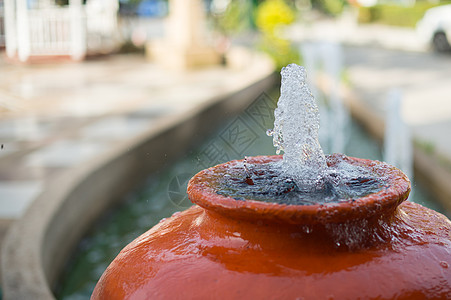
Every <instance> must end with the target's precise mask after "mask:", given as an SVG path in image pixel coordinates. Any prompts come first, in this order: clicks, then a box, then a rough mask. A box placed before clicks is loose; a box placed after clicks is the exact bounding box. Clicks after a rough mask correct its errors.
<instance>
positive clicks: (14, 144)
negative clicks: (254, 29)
mask: <svg viewBox="0 0 451 300" xmlns="http://www.w3.org/2000/svg"><path fill="white" fill-rule="evenodd" d="M250 57H251V60H252V61H253V60H259V59H260V58H258V57H254V56H250ZM2 59H3V58H0V78H1V80H0V144H1V149H0V221H2V220H4V221H5V222H3V223H4V224H3V223H2V222H0V225H2V226H0V227H1V228H5V225H7V224H8V220H14V219H16V218H19V217H20V216H21V215H22V214H23V213H24V211H25V209H26V208H27V207H28V205H29V204H30V202H31V201H32V200H33V199H35V198H36V197H37V196H38V195H39V194H40V193H42V191H43V190H44V189H46V188H48V187H49V186H51V185H52V178H55V177H57V176H58V175H59V174H61V173H60V172H67V171H70V170H71V168H75V167H76V166H77V165H78V164H81V163H86V162H89V161H90V160H95V158H96V157H98V156H99V155H102V153H105V152H106V151H108V150H109V149H111V148H112V147H115V145H118V144H120V143H122V142H124V141H126V140H128V139H130V138H133V137H136V136H138V135H139V134H141V133H143V132H144V131H146V129H148V128H149V127H151V126H154V125H156V124H157V123H158V122H160V121H162V120H164V119H165V118H167V117H168V116H174V115H178V114H183V112H186V111H188V110H190V109H193V108H194V107H196V106H197V105H199V104H201V103H204V102H206V101H209V100H211V99H212V98H214V97H217V96H219V95H224V94H227V93H230V92H234V91H236V90H239V89H242V88H244V87H246V86H248V85H249V84H251V83H252V82H254V81H255V80H257V79H258V78H261V77H262V76H265V75H264V74H271V70H272V65H271V64H270V63H267V62H268V61H267V60H266V59H265V60H261V59H260V60H259V61H260V62H263V63H255V61H254V62H252V61H251V63H250V66H251V67H247V68H243V69H240V70H233V69H227V68H225V67H220V66H218V67H209V68H204V69H200V70H197V71H190V72H187V73H183V72H177V71H168V70H164V69H162V68H160V67H158V66H156V65H155V64H151V63H148V62H146V61H145V59H144V57H143V56H139V55H116V56H109V57H103V58H98V59H95V60H89V61H86V62H83V63H59V64H57V63H56V64H35V65H18V64H10V63H7V62H5V61H4V60H2ZM265 62H266V63H265ZM1 228H0V229H1ZM3 231H4V230H0V238H1V235H2V232H3Z"/></svg>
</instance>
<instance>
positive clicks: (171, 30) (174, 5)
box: [167, 0, 204, 48]
mask: <svg viewBox="0 0 451 300" xmlns="http://www.w3.org/2000/svg"><path fill="white" fill-rule="evenodd" d="M202 5H203V3H202V2H201V1H200V0H170V1H169V20H168V21H169V22H168V23H169V26H168V28H167V30H168V40H169V42H170V44H172V45H175V46H178V47H183V48H190V47H193V46H194V47H196V46H200V44H201V41H202V39H203V37H202V26H203V25H204V7H203V6H202Z"/></svg>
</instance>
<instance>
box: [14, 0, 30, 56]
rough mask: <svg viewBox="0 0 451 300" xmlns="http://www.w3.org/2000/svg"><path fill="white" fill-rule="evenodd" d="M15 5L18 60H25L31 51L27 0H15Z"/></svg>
mask: <svg viewBox="0 0 451 300" xmlns="http://www.w3.org/2000/svg"><path fill="white" fill-rule="evenodd" d="M16 5H17V6H16V11H17V15H16V16H17V18H16V22H17V23H16V29H17V31H16V32H17V50H18V55H19V60H20V61H26V60H27V59H28V58H29V57H30V53H31V45H30V25H29V24H30V23H29V15H28V8H27V0H16Z"/></svg>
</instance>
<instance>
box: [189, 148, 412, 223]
mask: <svg viewBox="0 0 451 300" xmlns="http://www.w3.org/2000/svg"><path fill="white" fill-rule="evenodd" d="M281 159H282V156H279V155H274V156H257V157H250V158H247V161H248V162H249V163H252V164H264V163H269V162H277V161H279V160H281ZM335 159H341V160H342V159H346V160H347V162H348V163H350V164H353V165H356V166H361V167H364V168H367V169H369V170H370V171H371V172H373V173H374V174H377V175H379V176H384V178H386V180H385V186H384V187H383V188H382V189H381V190H380V191H378V192H376V193H372V194H369V195H367V196H364V197H361V198H357V199H353V200H349V201H340V202H337V203H327V204H314V205H287V204H279V203H271V202H262V201H256V200H252V199H245V200H236V199H234V198H231V197H227V196H224V195H219V194H218V193H217V192H218V187H217V180H218V177H220V176H221V175H219V174H224V172H226V171H227V169H228V168H229V167H230V166H231V165H233V164H236V163H238V162H242V161H230V162H227V163H225V164H221V165H217V166H215V167H212V168H209V169H206V170H203V171H201V172H199V173H198V174H196V175H195V176H194V177H193V178H192V179H191V180H190V182H189V184H188V196H189V199H190V200H191V201H192V202H193V203H195V204H197V205H199V206H201V207H203V208H204V209H206V210H208V211H211V212H215V213H218V214H221V215H223V216H226V217H230V218H238V219H244V220H249V221H252V220H256V221H265V222H276V223H284V224H296V225H315V224H328V223H346V222H350V221H351V222H352V221H356V220H372V219H378V218H386V217H390V215H393V213H394V211H395V210H396V207H397V206H398V205H399V204H401V203H402V202H403V201H404V200H406V199H407V197H408V195H409V192H410V181H409V179H408V178H407V176H406V175H405V174H404V173H402V172H401V171H400V170H399V169H397V168H395V167H393V166H390V165H388V164H386V163H383V162H379V161H372V160H367V159H359V158H352V157H345V156H342V155H337V154H334V155H331V156H330V157H329V159H328V164H329V165H330V164H333V163H334V160H335Z"/></svg>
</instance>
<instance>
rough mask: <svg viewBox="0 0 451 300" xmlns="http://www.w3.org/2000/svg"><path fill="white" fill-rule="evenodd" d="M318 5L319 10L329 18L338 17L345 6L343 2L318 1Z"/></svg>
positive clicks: (338, 0) (340, 0)
mask: <svg viewBox="0 0 451 300" xmlns="http://www.w3.org/2000/svg"><path fill="white" fill-rule="evenodd" d="M319 3H320V6H321V9H322V10H323V11H324V12H325V13H327V14H329V15H331V16H338V15H340V14H341V13H342V12H343V8H344V5H345V2H344V1H343V0H320V1H319Z"/></svg>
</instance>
